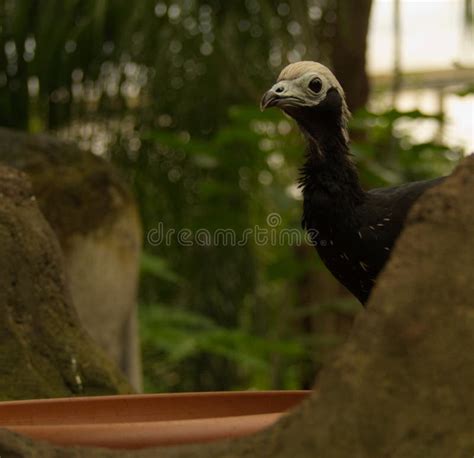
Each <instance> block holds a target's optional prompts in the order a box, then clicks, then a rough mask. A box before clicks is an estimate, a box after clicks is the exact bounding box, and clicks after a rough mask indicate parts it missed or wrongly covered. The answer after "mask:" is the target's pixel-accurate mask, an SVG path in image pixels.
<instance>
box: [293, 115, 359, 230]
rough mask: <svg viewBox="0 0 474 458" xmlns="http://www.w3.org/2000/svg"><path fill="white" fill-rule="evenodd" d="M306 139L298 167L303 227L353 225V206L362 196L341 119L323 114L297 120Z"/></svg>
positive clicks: (357, 203) (354, 222)
mask: <svg viewBox="0 0 474 458" xmlns="http://www.w3.org/2000/svg"><path fill="white" fill-rule="evenodd" d="M299 126H300V128H301V130H302V131H303V133H304V135H305V137H306V140H307V157H306V162H305V163H304V165H303V167H302V168H301V171H300V172H301V176H300V186H301V188H302V190H303V197H304V215H303V225H304V226H305V227H308V228H310V227H316V226H317V227H318V228H320V229H322V227H323V226H328V227H332V226H333V225H334V224H335V223H336V222H337V225H338V226H340V227H342V226H344V227H347V225H349V226H354V225H356V224H357V222H356V221H355V211H354V209H355V207H356V206H357V205H359V204H361V203H362V202H363V201H364V199H365V191H364V190H363V189H362V186H361V184H360V181H359V176H358V173H357V169H356V167H355V165H354V163H353V162H352V159H351V153H350V151H349V145H348V138H347V132H346V130H345V125H344V120H343V119H342V118H341V117H338V118H334V117H332V116H327V113H326V114H324V113H323V114H322V115H320V114H318V113H316V114H315V115H313V116H311V117H309V118H308V117H305V120H302V121H301V122H299Z"/></svg>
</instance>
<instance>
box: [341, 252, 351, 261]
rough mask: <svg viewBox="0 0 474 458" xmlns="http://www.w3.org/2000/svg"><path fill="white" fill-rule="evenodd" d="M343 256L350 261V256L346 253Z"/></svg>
mask: <svg viewBox="0 0 474 458" xmlns="http://www.w3.org/2000/svg"><path fill="white" fill-rule="evenodd" d="M342 255H343V256H344V257H345V258H346V259H347V260H348V261H349V256H347V254H346V253H342Z"/></svg>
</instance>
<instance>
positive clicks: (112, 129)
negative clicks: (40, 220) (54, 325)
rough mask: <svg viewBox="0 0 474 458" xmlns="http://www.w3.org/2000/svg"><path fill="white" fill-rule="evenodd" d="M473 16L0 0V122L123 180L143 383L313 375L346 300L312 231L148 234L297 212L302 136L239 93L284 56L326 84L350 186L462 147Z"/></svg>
mask: <svg viewBox="0 0 474 458" xmlns="http://www.w3.org/2000/svg"><path fill="white" fill-rule="evenodd" d="M472 34H473V3H472V1H470V0H398V1H397V0H360V1H358V2H349V1H344V0H282V1H280V0H245V1H244V0H242V1H239V2H230V1H224V0H205V1H203V0H167V1H162V0H158V1H156V0H154V1H150V0H142V1H140V2H138V1H137V2H131V1H128V0H113V1H110V0H109V1H108V0H82V1H79V0H1V1H0V43H1V46H0V125H2V126H6V127H11V128H16V129H21V130H25V131H29V132H32V133H34V132H43V131H48V132H51V133H53V134H54V135H57V136H59V137H61V138H66V139H69V140H73V141H75V142H77V143H78V144H79V146H80V147H81V148H82V149H85V150H89V151H91V152H92V153H93V154H96V155H98V156H101V157H103V158H105V159H106V160H107V161H111V162H112V163H114V164H115V165H116V166H117V167H118V168H120V169H121V172H122V174H123V176H124V177H125V178H126V180H128V182H129V183H130V185H131V187H132V188H133V190H134V192H135V196H136V199H137V202H138V205H139V208H140V212H141V218H142V222H143V230H144V234H145V239H144V247H143V250H144V253H143V257H142V269H141V285H140V294H139V301H140V336H141V343H142V352H143V365H144V375H145V390H146V391H155V392H156V391H199V390H232V389H246V388H259V389H295V388H308V387H311V386H312V384H313V381H314V378H315V376H316V375H317V373H318V371H319V368H321V367H322V366H323V365H324V362H325V361H326V360H327V358H330V357H331V355H332V354H333V352H334V350H335V349H336V348H337V346H338V344H340V343H341V342H342V341H343V340H344V338H345V336H346V335H347V333H348V332H349V330H350V327H351V323H352V319H353V316H354V315H355V314H356V313H357V312H358V311H359V310H360V309H361V306H360V305H359V304H358V303H357V302H356V301H355V300H354V299H353V298H352V297H351V296H349V295H348V293H347V292H346V291H345V290H344V289H343V288H342V287H341V286H339V285H338V284H337V283H336V282H335V281H334V280H333V279H332V278H331V276H330V275H328V274H327V273H326V271H325V268H324V266H323V265H322V263H321V261H320V260H319V259H318V257H317V255H316V253H315V252H314V248H312V247H310V246H306V245H304V244H301V245H295V244H289V243H288V244H281V245H278V246H271V244H257V243H255V241H254V240H252V239H250V240H249V242H248V243H246V244H243V245H242V246H236V244H225V243H222V244H210V245H205V244H204V246H199V245H198V244H196V243H194V244H193V245H192V246H183V244H179V243H176V240H175V239H174V241H173V242H172V243H169V244H166V243H161V244H157V243H151V242H150V239H149V237H148V238H147V234H150V231H153V230H154V229H156V228H158V227H159V225H160V224H162V227H164V228H166V229H175V230H179V229H181V228H189V229H190V230H193V231H195V230H198V229H203V228H204V229H208V230H216V229H233V230H234V231H236V233H237V234H241V233H243V231H244V230H245V229H247V228H253V227H255V226H256V225H258V226H260V227H265V226H267V223H268V221H267V218H268V215H270V214H273V213H276V214H278V215H279V216H280V219H278V229H295V230H300V229H299V228H300V214H301V196H300V194H299V191H298V189H297V186H296V185H295V183H296V181H297V176H298V166H299V165H300V164H301V162H302V156H303V148H304V145H303V142H302V139H301V137H300V135H299V133H298V132H297V130H296V128H295V126H294V124H293V123H292V122H291V121H290V120H289V119H287V118H285V116H284V115H282V114H281V113H280V112H278V111H277V110H270V111H268V112H265V113H260V111H259V109H258V102H259V99H260V97H261V95H262V94H263V92H264V91H265V90H266V89H268V87H270V85H271V84H273V82H274V80H275V78H276V76H277V75H278V73H279V71H280V70H281V68H282V67H283V66H285V65H286V64H288V63H290V62H295V61H298V60H317V61H320V62H323V63H325V64H326V65H328V66H330V67H331V68H332V69H334V71H335V73H336V75H337V77H338V78H339V80H340V81H341V83H342V85H343V86H344V88H345V90H346V93H347V98H348V101H349V104H350V108H351V110H352V111H353V119H352V122H351V135H352V149H353V153H354V157H355V160H356V161H357V163H358V168H359V171H360V175H361V179H362V181H363V183H364V186H366V187H376V186H386V185H393V184H397V183H400V182H404V181H409V180H416V179H424V178H429V177H432V176H438V175H441V174H446V173H449V172H450V171H451V170H452V168H453V167H454V166H455V165H456V162H457V161H458V160H459V158H460V157H462V155H464V154H467V153H468V152H472V150H473V149H474V134H473V125H474V123H473V121H474V119H473V115H474V108H473V100H474V95H473V91H474V73H473V69H474V48H473V39H472V38H473V35H472ZM231 245H233V246H231Z"/></svg>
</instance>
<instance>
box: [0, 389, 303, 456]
mask: <svg viewBox="0 0 474 458" xmlns="http://www.w3.org/2000/svg"><path fill="white" fill-rule="evenodd" d="M309 393H310V392H309V391H245V392H214V393H177V394H150V395H127V396H99V397H84V398H62V399H44V400H33V401H8V402H1V403H0V427H5V428H7V429H9V430H12V431H16V432H18V433H20V434H24V435H26V436H30V437H32V438H35V439H43V440H47V441H49V442H52V443H55V444H61V445H83V446H101V447H109V448H142V447H152V446H158V445H176V444H185V443H193V442H194V443H196V442H207V441H213V440H218V439H224V438H230V437H239V436H244V435H247V434H252V433H254V432H256V431H258V430H260V429H263V428H265V427H267V426H269V425H271V424H272V423H274V422H275V421H276V420H277V419H278V418H280V417H281V416H282V415H283V414H284V413H285V412H286V411H287V410H288V409H290V408H292V407H293V406H294V405H296V404H298V403H299V402H301V401H302V400H303V399H305V398H306V397H307V396H308V395H309Z"/></svg>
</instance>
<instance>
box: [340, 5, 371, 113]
mask: <svg viewBox="0 0 474 458" xmlns="http://www.w3.org/2000/svg"><path fill="white" fill-rule="evenodd" d="M371 6H372V0H359V1H357V2H354V1H347V0H338V1H337V7H336V14H337V23H336V36H335V38H334V42H333V47H332V64H333V68H334V71H335V75H336V76H337V78H338V80H339V81H340V83H341V85H342V87H343V88H344V91H345V93H346V99H347V103H348V105H349V109H350V110H352V111H355V110H357V109H358V108H361V107H363V106H364V105H365V104H366V102H367V99H368V96H369V79H368V77H367V71H366V50H367V33H368V29H369V18H370V10H371Z"/></svg>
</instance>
